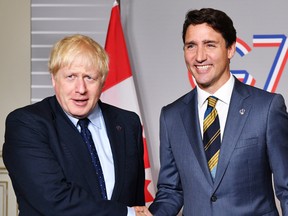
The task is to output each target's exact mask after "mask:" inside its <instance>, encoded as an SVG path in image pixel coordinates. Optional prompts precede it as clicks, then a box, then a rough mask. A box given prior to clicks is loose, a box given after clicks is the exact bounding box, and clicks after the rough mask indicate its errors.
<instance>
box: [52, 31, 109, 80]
mask: <svg viewBox="0 0 288 216" xmlns="http://www.w3.org/2000/svg"><path fill="white" fill-rule="evenodd" d="M76 57H77V58H79V57H80V58H82V60H83V61H84V62H85V63H86V67H87V68H88V67H93V68H95V69H96V70H97V71H98V72H99V73H100V74H101V77H102V83H104V82H105V79H106V77H107V74H108V70H109V58H108V55H107V53H106V51H105V50H104V49H103V48H102V47H101V46H100V45H99V44H98V43H97V42H96V41H94V40H93V39H92V38H90V37H88V36H85V35H80V34H76V35H72V36H68V37H65V38H63V39H61V40H60V41H58V42H57V43H56V44H55V45H54V46H53V48H52V51H51V54H50V60H49V62H48V68H49V71H50V73H51V74H52V75H56V74H57V72H58V70H59V69H60V68H62V67H66V66H68V67H69V66H70V65H71V64H72V63H73V61H74V60H75V58H76Z"/></svg>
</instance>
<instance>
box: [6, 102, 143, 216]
mask: <svg viewBox="0 0 288 216" xmlns="http://www.w3.org/2000/svg"><path fill="white" fill-rule="evenodd" d="M99 105H100V108H101V110H102V113H103V116H104V120H105V124H106V128H107V133H108V137H109V140H110V144H111V149H112V153H113V159H114V166H115V187H114V191H113V194H112V198H111V200H108V201H107V200H106V201H105V200H101V195H100V189H99V188H98V186H97V185H98V183H97V177H96V174H95V170H94V167H93V165H92V163H91V159H90V156H89V152H88V150H87V147H86V145H85V143H84V142H83V140H82V138H81V135H80V133H79V132H78V130H77V128H76V127H75V126H74V125H73V123H72V122H71V121H70V120H69V118H68V117H67V116H66V114H65V113H64V112H63V110H62V108H61V107H60V105H59V104H58V102H57V100H56V98H55V96H54V97H48V98H46V99H44V100H43V101H41V102H39V103H36V104H33V105H29V106H26V107H24V108H20V109H17V110H16V111H13V112H12V113H10V114H9V115H8V117H7V119H6V132H5V143H4V145H3V159H4V163H5V166H6V167H7V170H8V171H9V175H10V177H11V180H12V183H13V187H14V190H15V193H16V196H17V201H18V204H19V210H20V215H22V216H38V215H45V216H47V215H51V216H58V215H59V216H73V215H75V216H80V215H81V216H88V215H97V216H98V215H99V216H100V215H101V216H102V215H110V216H114V215H123V216H124V215H125V216H126V215H127V206H135V205H144V204H145V202H144V181H145V177H144V175H145V174H144V163H143V142H142V126H141V123H140V120H139V117H138V116H137V115H136V114H135V113H132V112H129V111H125V110H122V109H119V108H116V107H113V106H111V105H108V104H104V103H101V102H99ZM111 172H113V170H111Z"/></svg>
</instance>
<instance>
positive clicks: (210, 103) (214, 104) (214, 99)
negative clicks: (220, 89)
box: [208, 96, 218, 108]
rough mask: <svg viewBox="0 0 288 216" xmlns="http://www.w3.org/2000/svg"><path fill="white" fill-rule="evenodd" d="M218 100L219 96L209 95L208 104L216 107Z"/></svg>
mask: <svg viewBox="0 0 288 216" xmlns="http://www.w3.org/2000/svg"><path fill="white" fill-rule="evenodd" d="M217 100H218V98H216V97H214V96H210V97H208V106H210V107H213V108H214V107H215V106H216V103H217Z"/></svg>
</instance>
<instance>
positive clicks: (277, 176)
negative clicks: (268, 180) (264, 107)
mask: <svg viewBox="0 0 288 216" xmlns="http://www.w3.org/2000/svg"><path fill="white" fill-rule="evenodd" d="M266 139H267V148H268V156H269V162H270V166H271V169H272V172H273V176H274V186H275V193H276V196H277V198H278V199H279V200H280V203H281V208H282V214H283V215H287V214H288V114H287V111H286V106H285V103H284V99H283V97H282V96H281V95H275V97H274V99H273V101H272V103H271V108H270V111H269V116H268V122H267V137H266Z"/></svg>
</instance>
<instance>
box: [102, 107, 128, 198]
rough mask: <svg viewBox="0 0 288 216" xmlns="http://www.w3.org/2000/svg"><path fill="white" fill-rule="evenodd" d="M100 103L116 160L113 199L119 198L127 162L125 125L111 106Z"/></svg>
mask: <svg viewBox="0 0 288 216" xmlns="http://www.w3.org/2000/svg"><path fill="white" fill-rule="evenodd" d="M99 105H100V107H101V111H102V113H103V117H104V121H105V125H106V130H107V135H108V138H109V142H110V145H111V150H112V154H113V160H114V170H115V171H114V172H115V185H114V189H113V193H112V197H111V200H118V197H119V195H120V190H121V188H123V183H124V181H125V179H124V178H125V176H124V175H123V173H124V170H125V162H126V145H125V127H124V124H123V123H122V122H121V121H120V120H119V118H118V114H117V113H116V112H114V111H113V110H112V109H111V107H110V106H107V105H106V104H103V103H101V102H99Z"/></svg>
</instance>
